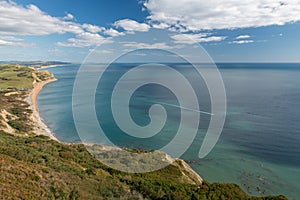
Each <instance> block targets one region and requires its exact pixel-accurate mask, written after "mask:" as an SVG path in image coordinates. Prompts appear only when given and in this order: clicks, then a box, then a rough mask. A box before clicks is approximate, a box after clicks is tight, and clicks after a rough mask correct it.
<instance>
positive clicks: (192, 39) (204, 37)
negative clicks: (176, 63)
mask: <svg viewBox="0 0 300 200" xmlns="http://www.w3.org/2000/svg"><path fill="white" fill-rule="evenodd" d="M210 35H211V34H209V33H198V34H176V35H172V36H171V38H172V39H173V40H174V42H175V43H178V44H194V43H199V42H219V41H222V40H225V39H226V37H225V36H210Z"/></svg>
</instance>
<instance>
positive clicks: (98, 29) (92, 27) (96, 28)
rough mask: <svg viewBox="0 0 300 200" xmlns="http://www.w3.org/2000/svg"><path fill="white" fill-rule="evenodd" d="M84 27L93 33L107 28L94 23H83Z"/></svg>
mask: <svg viewBox="0 0 300 200" xmlns="http://www.w3.org/2000/svg"><path fill="white" fill-rule="evenodd" d="M82 28H84V29H85V30H86V31H88V32H91V33H98V32H100V31H103V30H105V28H103V27H99V26H96V25H92V24H83V25H82Z"/></svg>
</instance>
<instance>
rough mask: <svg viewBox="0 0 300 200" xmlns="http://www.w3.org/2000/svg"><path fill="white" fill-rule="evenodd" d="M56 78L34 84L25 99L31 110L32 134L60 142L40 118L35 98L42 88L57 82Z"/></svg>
mask: <svg viewBox="0 0 300 200" xmlns="http://www.w3.org/2000/svg"><path fill="white" fill-rule="evenodd" d="M57 80H58V79H57V78H52V79H49V80H46V81H42V82H39V83H34V84H33V88H32V90H31V92H30V94H29V95H28V97H27V99H26V100H27V102H28V104H29V105H30V108H31V110H32V121H33V122H34V131H33V132H34V134H36V135H45V136H48V137H49V138H50V139H52V140H55V141H57V142H60V141H59V140H58V138H57V137H56V136H55V133H53V132H52V131H51V129H50V128H49V127H48V125H47V124H46V123H45V122H44V120H43V119H42V118H41V116H40V113H39V109H38V105H37V96H38V94H39V93H40V92H41V91H42V89H43V87H44V86H45V85H47V84H49V83H52V82H55V81H57Z"/></svg>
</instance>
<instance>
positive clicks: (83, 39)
mask: <svg viewBox="0 0 300 200" xmlns="http://www.w3.org/2000/svg"><path fill="white" fill-rule="evenodd" d="M110 42H112V41H111V40H109V39H106V38H104V37H102V36H101V35H99V34H96V33H88V32H84V33H81V34H78V35H77V36H76V37H75V38H69V39H68V42H57V43H56V45H58V46H63V47H90V46H97V45H101V44H104V43H110Z"/></svg>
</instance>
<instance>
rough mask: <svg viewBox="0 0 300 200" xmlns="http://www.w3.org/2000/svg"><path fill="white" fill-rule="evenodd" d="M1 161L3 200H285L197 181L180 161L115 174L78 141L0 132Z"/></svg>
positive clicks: (0, 178)
mask: <svg viewBox="0 0 300 200" xmlns="http://www.w3.org/2000/svg"><path fill="white" fill-rule="evenodd" d="M0 163H1V164H0V168H1V176H0V195H1V196H2V198H4V199H9V198H11V199H15V198H21V197H22V198H25V199H40V198H41V199H114V198H115V199H119V198H122V199H139V198H141V197H143V198H148V199H285V198H284V197H282V196H281V197H264V198H258V197H249V196H248V195H247V194H245V193H244V192H243V191H242V190H241V189H240V188H239V187H238V186H237V185H235V184H220V183H215V184H210V183H207V182H204V183H203V184H197V183H196V182H195V181H193V177H191V175H190V174H188V173H187V172H186V171H185V170H184V168H183V167H182V165H181V163H180V161H176V162H175V163H174V164H172V165H170V166H168V167H166V168H163V169H161V170H158V171H156V172H151V173H144V174H128V173H123V172H119V171H116V170H114V169H111V168H108V167H106V166H105V165H103V164H102V163H100V162H99V161H98V160H97V159H95V158H94V157H93V156H91V155H90V154H89V153H88V152H87V150H86V149H85V147H84V146H83V145H81V144H77V145H66V144H61V143H58V142H55V141H52V140H49V139H48V138H47V137H45V136H30V137H15V136H12V135H8V134H5V133H3V132H0ZM183 174H185V175H183ZM186 176H188V178H187V177H186Z"/></svg>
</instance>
